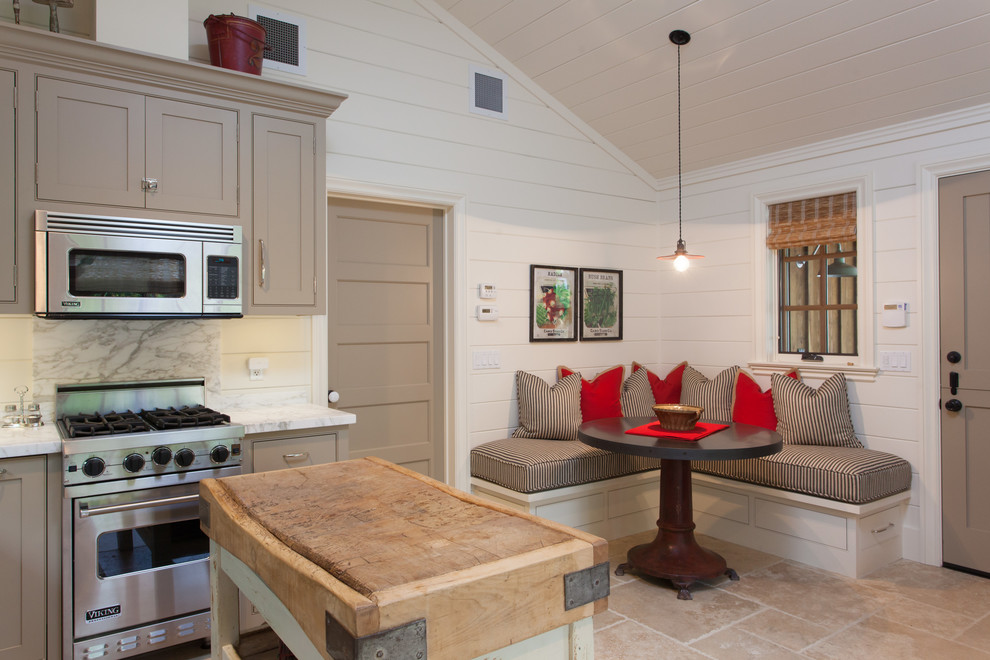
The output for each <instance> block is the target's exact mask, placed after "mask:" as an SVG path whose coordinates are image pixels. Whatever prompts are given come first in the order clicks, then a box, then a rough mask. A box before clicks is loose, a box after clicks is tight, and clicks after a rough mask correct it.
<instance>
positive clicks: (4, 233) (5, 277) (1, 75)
mask: <svg viewBox="0 0 990 660" xmlns="http://www.w3.org/2000/svg"><path fill="white" fill-rule="evenodd" d="M14 139H15V138H14V72H13V71H0V302H14V300H15V297H14V292H15V288H14V284H15V283H14V275H15V274H16V272H17V270H16V268H15V267H14V264H15V263H16V249H15V246H16V243H15V242H14V236H15V235H16V233H17V232H16V227H15V216H14V199H15V197H14V180H15V179H14V177H15V176H16V174H15V171H14V154H15V149H14Z"/></svg>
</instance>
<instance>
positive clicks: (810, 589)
mask: <svg viewBox="0 0 990 660" xmlns="http://www.w3.org/2000/svg"><path fill="white" fill-rule="evenodd" d="M654 534H655V533H653V532H648V533H644V534H638V535H635V536H629V537H626V538H623V539H619V540H616V541H612V542H611V543H610V544H609V554H610V559H611V561H612V566H613V568H614V567H615V566H616V565H618V564H619V563H621V562H622V561H623V560H624V559H625V553H626V551H627V550H628V549H629V548H630V547H631V546H633V545H635V544H637V543H646V542H649V541H650V540H651V539H652V538H653V536H654ZM698 540H699V542H700V543H701V544H702V545H703V546H705V547H708V548H711V549H712V550H715V551H716V552H719V553H720V554H721V555H722V556H723V557H725V558H726V561H727V562H728V564H729V566H730V567H732V568H734V569H736V571H737V572H738V573H739V576H740V580H739V581H738V582H732V581H730V580H728V579H726V578H718V579H716V580H712V581H710V582H708V583H699V584H695V585H694V586H692V588H691V591H692V594H693V596H694V599H693V600H690V601H683V600H677V592H676V591H674V589H673V588H672V587H671V586H670V583H669V582H666V581H664V580H654V579H652V578H644V577H639V576H637V575H635V574H634V573H626V574H625V575H624V576H622V577H617V576H615V575H614V574H613V576H612V584H611V590H612V593H611V595H610V596H609V609H608V611H607V612H603V613H602V614H599V615H598V616H596V617H595V658H597V659H598V660H605V659H612V658H615V659H619V658H621V659H623V660H639V659H643V660H646V659H649V660H655V659H657V658H717V659H719V660H736V659H740V658H755V657H758V658H768V659H773V660H776V659H778V658H780V659H784V658H836V659H840V658H841V659H842V660H848V659H850V658H870V659H871V660H878V659H881V658H894V659H897V660H910V659H913V658H918V659H922V658H924V659H928V658H938V659H939V660H949V659H955V658H960V659H962V658H965V659H967V660H969V659H973V658H987V659H988V660H990V579H986V578H981V577H977V576H973V575H967V574H965V573H960V572H957V571H951V570H948V569H944V568H938V567H934V566H926V565H924V564H918V563H916V562H912V561H907V560H901V561H898V562H896V563H894V564H892V565H891V566H888V567H886V568H883V569H881V570H879V571H877V572H875V573H873V574H871V575H869V576H867V577H865V578H861V579H859V580H853V579H850V578H846V577H843V576H840V575H837V574H835V573H829V572H826V571H820V570H817V569H814V568H810V567H808V566H806V565H804V564H799V563H797V562H792V561H788V560H783V559H780V558H779V557H775V556H773V555H768V554H765V553H762V552H757V551H755V550H750V549H748V548H743V547H741V546H738V545H734V544H731V543H727V542H724V541H719V540H717V539H713V538H709V537H704V536H701V535H699V537H698Z"/></svg>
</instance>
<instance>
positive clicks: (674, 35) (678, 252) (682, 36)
mask: <svg viewBox="0 0 990 660" xmlns="http://www.w3.org/2000/svg"><path fill="white" fill-rule="evenodd" d="M689 41H691V35H690V34H688V33H687V32H685V31H684V30H674V31H673V32H671V33H670V42H671V43H672V44H674V45H675V46H677V247H676V248H675V249H674V254H667V255H664V256H662V257H657V259H663V260H673V262H674V268H676V269H677V270H679V271H684V270H687V268H688V266H689V265H690V263H691V262H690V261H688V260H689V259H704V257H703V256H702V255H700V254H688V251H687V246H686V245H685V244H684V238H683V236H682V233H681V226H682V224H683V221H682V219H681V206H682V204H681V46H683V45H684V44H686V43H687V42H689Z"/></svg>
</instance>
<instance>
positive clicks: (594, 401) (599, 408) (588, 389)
mask: <svg viewBox="0 0 990 660" xmlns="http://www.w3.org/2000/svg"><path fill="white" fill-rule="evenodd" d="M625 371H626V369H625V367H623V366H622V365H621V364H620V365H618V366H616V367H612V368H611V369H606V370H605V371H603V372H601V373H600V374H598V375H597V376H595V378H594V379H593V380H585V379H584V378H582V379H581V421H584V422H590V421H591V420H593V419H601V418H603V417H622V404H621V403H620V401H619V395H620V391H621V389H622V377H623V376H624V375H625ZM573 373H578V372H576V371H574V370H573V369H568V368H567V367H557V380H560V379H561V378H564V377H566V376H569V375H570V374H573Z"/></svg>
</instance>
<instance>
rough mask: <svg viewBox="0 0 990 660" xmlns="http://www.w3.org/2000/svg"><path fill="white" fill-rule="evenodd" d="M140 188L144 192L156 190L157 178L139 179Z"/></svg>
mask: <svg viewBox="0 0 990 660" xmlns="http://www.w3.org/2000/svg"><path fill="white" fill-rule="evenodd" d="M141 190H143V191H145V192H158V179H148V178H145V179H141Z"/></svg>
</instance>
